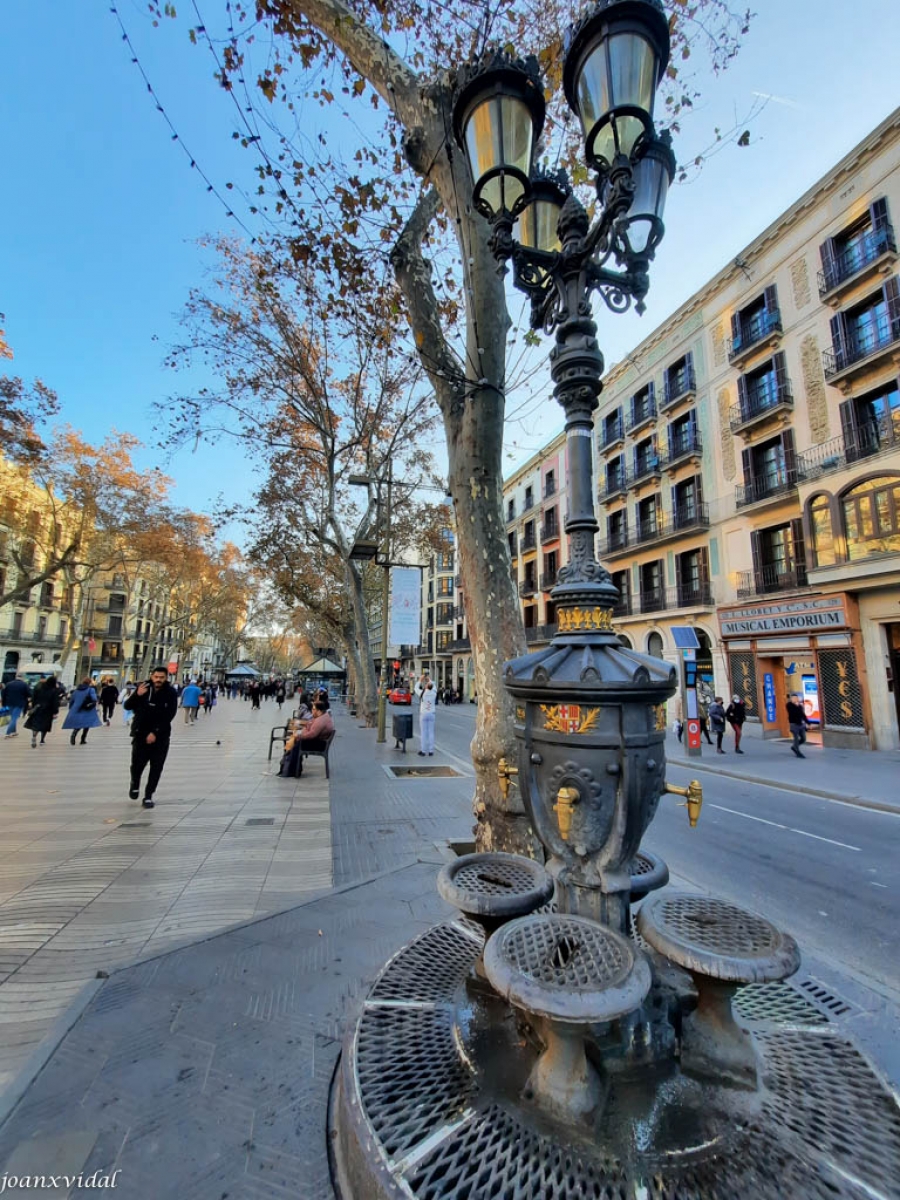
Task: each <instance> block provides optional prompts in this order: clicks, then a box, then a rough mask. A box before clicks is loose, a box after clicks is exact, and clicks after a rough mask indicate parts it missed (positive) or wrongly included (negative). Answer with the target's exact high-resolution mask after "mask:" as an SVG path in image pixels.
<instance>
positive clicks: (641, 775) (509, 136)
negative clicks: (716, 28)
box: [454, 0, 675, 930]
mask: <svg viewBox="0 0 900 1200" xmlns="http://www.w3.org/2000/svg"><path fill="white" fill-rule="evenodd" d="M668 59H669V29H668V22H667V19H666V16H665V12H664V10H663V7H662V4H661V2H660V0H600V2H599V3H598V4H596V5H595V7H594V9H593V10H592V11H591V12H590V13H589V14H588V15H587V16H586V17H585V18H584V20H582V21H581V22H580V23H579V24H578V25H577V26H575V27H574V28H573V29H572V30H571V31H570V36H569V39H568V47H567V50H566V59H565V63H564V66H563V87H564V89H565V94H566V99H567V101H568V102H569V105H570V106H571V108H572V109H573V110H574V112H575V114H576V115H577V117H578V118H579V120H580V122H581V127H582V130H583V133H584V155H585V161H586V163H587V166H588V168H589V169H590V170H592V171H593V172H594V175H595V182H596V189H597V198H598V205H597V209H598V211H597V216H596V218H595V220H594V222H593V224H591V222H590V220H589V218H588V214H587V212H586V210H585V208H584V207H583V205H582V204H581V203H580V202H579V200H578V199H577V197H576V196H575V194H574V192H573V191H572V190H571V188H570V187H569V185H568V182H567V180H566V178H565V175H564V174H562V173H555V174H547V173H544V172H539V171H538V172H536V171H534V169H533V162H532V158H533V152H534V146H535V144H536V143H537V141H538V138H539V136H540V133H541V129H542V127H543V119H544V103H543V89H542V85H541V79H540V75H539V72H538V68H537V63H536V61H535V60H534V59H530V60H529V61H527V62H520V61H517V60H514V59H512V58H511V57H510V56H509V55H508V54H506V53H505V52H502V53H497V54H493V55H491V56H490V57H488V58H486V59H483V60H482V61H481V62H480V63H478V64H476V65H474V66H472V67H469V68H465V69H464V70H463V71H461V72H460V74H459V77H458V88H459V91H458V98H457V101H456V104H455V108H454V128H455V132H456V136H457V139H458V141H459V143H460V146H461V147H462V149H463V150H464V151H465V153H466V156H467V159H468V163H469V166H470V169H471V172H472V177H473V202H474V205H475V208H476V209H477V211H478V212H479V213H481V214H482V215H483V216H485V217H486V219H487V220H488V221H489V222H490V223H491V227H492V234H491V249H492V251H493V253H494V255H495V257H496V258H497V259H498V260H499V261H500V262H501V263H502V264H506V263H509V262H511V263H512V269H513V280H514V283H515V285H516V287H517V288H519V289H520V290H521V291H524V292H525V293H526V294H527V295H529V296H530V297H531V302H532V303H531V325H532V328H534V329H542V330H544V331H545V332H546V333H548V334H549V333H554V334H555V345H554V346H553V349H552V350H551V351H550V370H551V376H552V378H553V382H554V395H555V396H556V399H557V400H558V401H559V403H560V404H561V405H562V407H563V409H564V410H565V414H566V439H567V441H566V445H567V455H568V513H567V519H566V533H567V534H568V535H569V561H568V563H567V564H566V566H565V567H563V568H562V569H561V570H560V571H559V574H558V576H557V583H556V586H555V587H554V588H553V591H552V592H551V597H552V599H553V601H554V603H555V606H556V612H557V633H556V636H555V637H554V638H553V641H552V642H551V645H550V646H549V647H548V648H547V649H546V650H539V651H536V652H535V653H533V654H530V655H526V656H525V657H524V658H520V659H517V660H515V661H514V662H512V663H508V664H507V666H506V683H507V687H508V689H509V691H510V692H511V693H512V695H513V698H514V700H515V701H516V714H517V716H516V737H517V740H518V741H519V767H518V769H515V768H512V767H509V766H507V764H506V763H505V762H504V763H501V776H502V777H503V786H504V787H505V788H508V786H509V777H510V776H511V775H515V774H518V775H519V783H520V788H521V791H522V796H523V800H524V802H525V806H526V809H527V810H528V812H529V815H530V817H531V820H532V824H533V827H534V829H535V831H536V832H537V834H538V836H539V837H540V838H541V840H542V842H543V843H544V845H545V847H546V848H547V849H548V850H549V852H550V858H549V861H548V866H549V868H550V870H551V872H552V873H553V874H554V875H555V876H556V880H557V897H558V900H559V903H560V907H561V909H562V910H563V911H569V912H577V913H581V914H582V915H586V916H592V917H594V918H596V919H599V920H601V921H603V922H604V923H607V924H609V925H611V926H613V927H614V928H617V929H619V930H622V929H624V928H626V927H627V911H628V897H629V892H630V874H631V864H632V862H633V860H634V856H635V855H636V854H637V851H638V848H639V846H640V839H641V837H642V835H643V833H644V831H645V830H646V827H647V825H648V824H649V822H650V820H651V819H652V816H653V814H654V813H655V811H656V805H657V803H658V801H659V797H660V795H661V794H662V792H663V791H664V790H665V789H666V784H665V781H664V764H665V753H664V747H663V738H664V736H665V725H664V716H665V710H664V707H663V705H664V701H665V700H666V699H667V698H668V697H669V696H670V695H672V693H673V692H674V690H675V680H674V672H673V670H672V668H671V667H670V666H669V664H668V663H664V662H662V661H660V660H656V659H652V658H650V657H648V656H647V655H642V654H637V653H634V652H632V651H628V650H626V649H625V648H624V647H622V646H621V644H620V643H619V640H618V638H617V637H616V636H615V634H614V632H613V626H612V609H613V606H614V604H615V603H616V601H617V599H618V592H617V590H616V588H615V587H614V586H613V583H612V580H611V578H610V575H609V572H608V571H607V570H606V569H605V568H604V567H602V566H601V565H600V564H599V563H598V562H597V559H596V557H595V541H596V533H597V530H598V524H597V518H596V515H595V512H594V497H593V484H592V474H593V468H592V453H591V441H592V437H593V414H594V412H595V410H596V409H597V407H598V404H599V400H598V397H599V395H600V391H601V388H602V383H601V376H602V374H603V355H602V353H601V352H600V347H599V345H598V344H597V326H596V325H595V323H594V321H593V318H592V315H591V297H592V295H593V294H594V293H598V294H599V295H600V296H601V297H602V298H603V301H604V302H605V304H606V305H607V307H608V308H609V309H610V310H611V311H613V312H624V311H625V310H627V309H628V308H629V307H630V305H631V304H632V303H634V304H635V307H636V310H637V311H638V312H642V311H643V308H644V304H643V301H644V297H645V296H646V294H647V290H648V287H649V276H648V271H649V266H650V263H651V261H652V259H653V257H654V254H655V252H656V247H657V246H658V245H659V243H660V241H661V239H662V236H663V232H664V229H663V221H662V218H663V210H664V206H665V200H666V193H667V190H668V186H669V184H670V183H671V181H672V178H673V177H674V173H675V159H674V156H673V154H672V150H671V144H670V138H669V136H668V134H662V135H658V134H657V132H656V130H655V128H654V124H653V105H654V100H655V95H656V89H657V87H658V86H659V83H660V81H661V80H662V78H663V75H664V73H665V70H666V66H667V64H668ZM529 120H530V128H529V127H528V123H529Z"/></svg>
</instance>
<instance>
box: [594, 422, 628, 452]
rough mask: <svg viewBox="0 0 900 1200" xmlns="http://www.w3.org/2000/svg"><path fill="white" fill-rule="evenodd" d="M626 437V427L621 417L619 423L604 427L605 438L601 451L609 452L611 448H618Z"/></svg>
mask: <svg viewBox="0 0 900 1200" xmlns="http://www.w3.org/2000/svg"><path fill="white" fill-rule="evenodd" d="M624 437H625V426H624V424H623V423H622V419H621V417H620V418H619V419H618V420H617V421H613V422H612V423H611V424H609V425H604V427H603V436H602V437H601V439H600V449H601V450H608V449H609V448H610V447H611V446H617V445H618V444H619V442H621V441H622V440H623V439H624Z"/></svg>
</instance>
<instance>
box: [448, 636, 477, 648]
mask: <svg viewBox="0 0 900 1200" xmlns="http://www.w3.org/2000/svg"><path fill="white" fill-rule="evenodd" d="M448 649H449V650H451V651H459V650H471V649H472V643H471V641H470V640H469V638H467V637H464V638H454V640H453V641H452V642H451V643H450V645H449V646H448Z"/></svg>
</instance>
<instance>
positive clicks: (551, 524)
mask: <svg viewBox="0 0 900 1200" xmlns="http://www.w3.org/2000/svg"><path fill="white" fill-rule="evenodd" d="M558 537H559V522H558V521H548V523H547V524H546V525H542V526H541V541H542V542H555V541H556V540H557V538H558Z"/></svg>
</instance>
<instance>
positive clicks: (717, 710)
mask: <svg viewBox="0 0 900 1200" xmlns="http://www.w3.org/2000/svg"><path fill="white" fill-rule="evenodd" d="M709 723H710V725H711V726H712V731H713V733H714V734H715V735H716V754H724V753H725V751H724V750H723V749H722V738H723V737H724V736H725V705H724V704H723V703H722V697H721V696H716V698H715V700H713V702H712V704H711V705H710V706H709Z"/></svg>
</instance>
